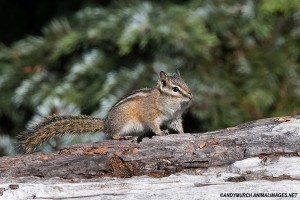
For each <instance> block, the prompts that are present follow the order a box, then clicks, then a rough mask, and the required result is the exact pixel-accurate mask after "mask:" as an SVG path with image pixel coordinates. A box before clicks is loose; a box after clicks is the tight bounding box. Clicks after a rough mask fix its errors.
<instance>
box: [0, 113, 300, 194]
mask: <svg viewBox="0 0 300 200" xmlns="http://www.w3.org/2000/svg"><path fill="white" fill-rule="evenodd" d="M299 156H300V117H299V116H295V117H283V118H271V119H263V120H258V121H254V122H249V123H246V124H243V125H240V126H237V127H233V128H228V129H225V130H219V131H214V132H208V133H203V134H178V135H177V134H176V135H168V136H160V137H153V138H152V139H148V138H147V139H144V140H143V141H142V142H141V143H136V142H132V141H130V140H120V141H117V140H107V141H102V142H98V143H93V144H81V145H75V146H72V147H67V148H64V149H62V150H60V151H59V152H58V153H52V154H49V155H44V154H42V153H35V154H31V155H19V156H13V157H2V158H0V177H2V178H1V179H0V194H1V187H2V188H4V189H5V190H4V189H3V190H4V192H3V194H7V195H8V194H13V193H14V192H15V190H13V189H11V188H9V184H13V183H14V184H19V185H20V188H21V187H23V188H25V189H23V190H20V189H16V191H19V192H21V193H22V194H24V195H25V196H26V195H29V194H30V195H32V193H31V189H30V188H34V187H38V188H41V189H40V190H41V191H40V192H38V190H36V191H37V192H36V195H37V196H39V197H40V198H67V197H70V198H72V197H73V196H77V195H81V197H82V198H83V196H85V195H87V194H90V195H91V196H89V197H88V196H86V198H89V199H93V198H95V199H97V197H99V195H100V196H102V197H103V195H104V196H105V197H106V198H107V199H110V198H109V197H110V196H111V195H114V194H115V195H117V196H114V198H115V197H116V199H118V195H120V196H119V197H120V199H121V198H124V197H125V196H124V195H126V197H131V198H132V199H134V197H143V196H142V193H145V191H147V190H146V188H147V187H149V186H150V185H151V187H153V189H154V190H151V191H150V190H148V191H147V195H148V196H147V197H149V198H150V199H151V198H152V199H155V198H164V199H165V198H168V199H170V198H171V196H170V195H167V193H168V192H170V193H171V194H174V195H175V194H176V198H183V197H184V195H187V196H191V195H189V194H188V192H187V191H186V190H187V188H189V189H188V191H190V192H191V194H194V196H193V197H195V198H194V199H201V197H203V193H201V192H205V191H207V190H210V191H212V194H213V196H211V199H216V198H217V197H220V192H240V191H242V192H259V191H264V192H268V191H269V192H290V193H292V192H298V193H300V168H299V164H300V157H299ZM172 174H176V175H172ZM12 177H14V178H12ZM18 177H28V178H27V179H26V183H30V184H29V185H28V184H21V183H22V182H24V180H25V179H24V178H18ZM34 177H36V178H34ZM53 177H59V178H56V179H53ZM104 177H106V178H104ZM114 177H117V179H116V178H114ZM120 177H121V178H130V179H118V178H120ZM153 177H155V178H160V179H153ZM162 177H163V178H162ZM84 179H89V180H88V181H87V183H85V184H86V185H85V184H83V183H82V181H83V180H84ZM37 180H38V181H40V182H43V183H44V185H43V186H40V185H39V183H35V181H37ZM44 181H45V182H44ZM78 181H80V182H81V183H73V184H70V183H69V182H78ZM257 181H258V182H257ZM274 181H275V182H274ZM47 182H51V184H47ZM95 182H96V183H95ZM106 182H109V183H110V184H108V186H105V184H104V183H106ZM111 184H112V185H111ZM257 184H259V190H258V188H257ZM273 186H274V187H275V186H276V187H277V189H275V190H273V189H274V187H273ZM94 187H95V188H98V190H96V189H95V190H93V188H94ZM268 187H269V189H268ZM57 188H60V189H57ZM83 188H89V189H86V191H85V190H84V189H83ZM90 188H92V189H90ZM99 188H101V189H99ZM107 188H109V189H107ZM159 188H161V189H159ZM272 188H273V189H272ZM289 188H290V190H289ZM279 189H281V190H279ZM45 190H46V191H56V190H61V191H64V192H67V190H72V191H73V190H74V191H75V192H74V191H73V192H72V193H68V194H67V193H66V194H65V193H64V192H62V193H60V194H61V195H63V194H65V196H63V197H60V196H59V195H57V194H56V193H55V192H54V194H55V195H54V196H53V193H52V196H51V192H50V193H49V194H48V193H47V194H45V193H43V192H42V191H45ZM78 190H80V191H81V192H83V191H85V192H87V193H84V192H83V193H78V194H77V193H76V191H78ZM89 190H93V192H89ZM143 191H144V192H143ZM179 191H181V192H179ZM196 191H198V192H199V194H198V193H197V194H198V195H199V196H197V195H196V196H195V193H194V192H196ZM164 192H165V194H164ZM18 194H19V193H18ZM68 195H69V196H68ZM93 195H95V196H93ZM143 195H144V196H145V194H143ZM164 195H165V196H164ZM216 195H217V196H216ZM299 196H300V194H299ZM0 197H1V196H0ZM185 198H187V197H185ZM188 199H193V198H188Z"/></svg>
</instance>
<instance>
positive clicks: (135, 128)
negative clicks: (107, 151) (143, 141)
mask: <svg viewBox="0 0 300 200" xmlns="http://www.w3.org/2000/svg"><path fill="white" fill-rule="evenodd" d="M147 130H148V129H147V128H146V127H145V126H143V124H141V123H138V122H128V123H126V124H125V125H124V126H123V128H122V129H121V132H120V135H121V136H126V135H140V134H143V133H145V132H146V131H147Z"/></svg>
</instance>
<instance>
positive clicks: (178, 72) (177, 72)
mask: <svg viewBox="0 0 300 200" xmlns="http://www.w3.org/2000/svg"><path fill="white" fill-rule="evenodd" d="M176 74H177V76H179V77H180V71H179V69H178V68H177V69H176Z"/></svg>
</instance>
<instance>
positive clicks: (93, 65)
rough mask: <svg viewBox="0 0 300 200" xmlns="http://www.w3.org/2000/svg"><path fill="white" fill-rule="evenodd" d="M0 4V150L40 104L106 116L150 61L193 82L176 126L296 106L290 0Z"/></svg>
mask: <svg viewBox="0 0 300 200" xmlns="http://www.w3.org/2000/svg"><path fill="white" fill-rule="evenodd" d="M0 15H1V16H0V20H1V31H0V155H11V154H14V153H15V151H14V147H15V142H14V141H15V139H14V138H15V136H16V135H18V134H19V133H20V132H21V131H22V130H24V129H25V128H26V127H27V126H29V125H30V124H31V123H33V122H36V121H39V120H41V119H42V118H43V117H44V116H47V115H50V114H57V115H78V114H85V115H93V116H97V117H105V115H106V113H107V111H108V110H109V108H110V107H111V106H112V105H113V104H114V103H115V102H116V101H117V100H118V99H119V98H121V97H122V96H123V95H125V94H127V93H129V92H130V91H132V90H134V89H138V88H143V87H152V86H155V85H156V82H157V80H158V73H159V71H161V70H164V71H166V72H168V73H173V72H174V71H175V70H176V69H177V68H180V69H181V74H182V76H183V78H184V79H185V80H186V81H187V82H188V84H189V85H190V88H191V90H192V92H193V95H194V100H193V104H192V106H191V107H190V109H189V110H188V112H187V113H186V114H185V116H184V126H185V131H186V132H198V133H199V132H205V131H210V130H216V129H221V128H225V127H230V126H235V125H237V124H240V123H243V122H246V121H250V120H255V119H259V118H266V117H274V116H284V115H296V114H299V113H300V106H299V97H300V66H299V65H300V1H298V0H289V1H286V0H260V1H257V0H244V1H241V0H226V1H224V0H207V1H203V0H199V1H197V0H189V1H179V0H166V1H154V0H153V1H134V0H124V1H113V0H102V1H100V0H89V1H88V0H85V1H84V0H64V1H38V0H27V1H18V0H10V1H1V2H0ZM102 136H103V135H101V134H93V135H89V136H84V137H74V136H66V137H62V138H58V139H55V140H54V141H51V142H49V143H47V144H45V145H44V146H43V147H42V149H43V150H44V151H45V152H50V151H52V150H54V149H57V148H60V147H61V146H64V145H67V144H72V143H78V142H87V141H97V140H99V139H101V138H102Z"/></svg>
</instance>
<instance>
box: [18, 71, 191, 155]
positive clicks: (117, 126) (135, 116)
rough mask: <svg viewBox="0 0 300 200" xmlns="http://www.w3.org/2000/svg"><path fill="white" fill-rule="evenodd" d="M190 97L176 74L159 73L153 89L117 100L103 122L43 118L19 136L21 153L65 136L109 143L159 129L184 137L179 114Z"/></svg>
mask: <svg viewBox="0 0 300 200" xmlns="http://www.w3.org/2000/svg"><path fill="white" fill-rule="evenodd" d="M191 100H192V93H191V90H190V89H189V87H188V86H187V84H186V83H185V81H184V80H183V79H182V78H181V76H180V73H179V71H178V70H177V72H176V73H175V74H174V75H172V76H170V75H167V74H166V73H165V72H163V71H161V72H160V79H159V81H158V84H157V86H156V87H153V88H144V89H140V90H136V91H134V92H132V93H131V94H129V95H128V96H125V97H123V98H122V99H120V100H119V101H118V102H117V103H116V104H115V105H114V106H113V107H112V108H111V109H110V111H109V112H108V114H107V117H106V118H105V119H101V118H95V117H91V116H85V115H79V116H57V115H52V116H49V117H46V118H45V119H44V121H42V122H41V123H39V124H37V125H35V126H32V127H30V128H28V129H27V130H26V131H24V132H22V133H21V134H20V135H19V137H18V138H19V140H20V146H21V148H22V149H23V151H24V152H25V153H32V152H33V151H35V150H36V148H37V147H38V146H40V145H41V144H42V143H44V142H45V141H47V140H49V139H51V138H53V137H55V136H60V135H63V134H66V133H73V134H82V133H91V132H98V131H103V132H105V133H107V134H108V135H111V136H112V137H113V139H119V138H120V137H124V136H142V135H143V134H144V133H146V132H148V131H152V132H154V133H155V135H165V134H166V132H165V131H162V130H161V128H160V126H162V125H167V126H168V127H169V128H171V129H173V130H175V131H177V132H178V133H180V134H181V133H184V131H183V126H182V114H183V112H184V111H185V110H186V109H187V108H188V107H189V105H190V104H191Z"/></svg>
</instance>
